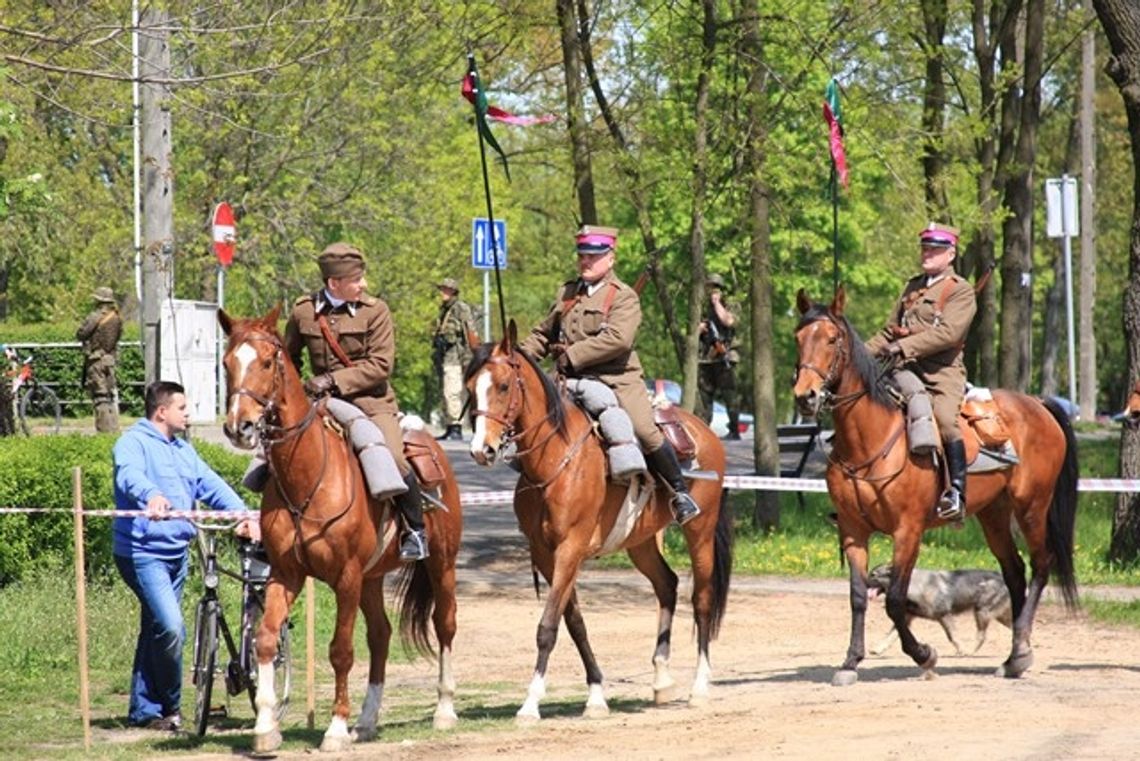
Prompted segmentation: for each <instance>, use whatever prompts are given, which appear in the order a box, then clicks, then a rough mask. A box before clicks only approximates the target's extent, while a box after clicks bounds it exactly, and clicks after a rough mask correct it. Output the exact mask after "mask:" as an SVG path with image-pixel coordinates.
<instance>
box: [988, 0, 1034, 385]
mask: <svg viewBox="0 0 1140 761" xmlns="http://www.w3.org/2000/svg"><path fill="white" fill-rule="evenodd" d="M1044 16H1045V2H1044V0H1029V2H1028V3H1027V4H1026V14H1025V59H1024V61H1025V63H1024V67H1023V70H1024V75H1023V77H1022V80H1021V81H1015V82H1011V83H1010V84H1009V85H1008V86H1009V88H1010V89H1012V90H1019V91H1020V93H1021V95H1020V98H1016V96H1014V97H1015V98H1016V100H1017V101H1018V103H1017V111H1018V114H1017V127H1016V130H1017V140H1016V143H1015V145H1014V147H1013V157H1012V162H1011V163H1009V164H1007V165H1006V166H1007V167H1008V168H1009V172H1008V176H1007V179H1006V181H1005V188H1004V191H1005V206H1006V208H1007V209H1009V216H1008V217H1007V218H1006V220H1005V222H1004V224H1003V225H1002V246H1003V250H1002V260H1001V273H1002V309H1001V361H1000V363H999V370H998V376H999V381H1000V384H1001V385H1002V386H1004V387H1006V388H1010V389H1014V390H1016V391H1022V392H1025V391H1028V390H1029V375H1030V369H1031V361H1032V348H1031V347H1032V344H1031V337H1032V330H1031V326H1032V324H1033V323H1032V318H1033V310H1032V306H1033V299H1032V296H1033V235H1032V230H1033V160H1034V156H1035V154H1036V151H1037V125H1038V122H1039V121H1040V115H1041V69H1042V54H1043V51H1044ZM1011 38H1012V42H1013V43H1014V44H1013V46H1010V45H1009V44H1008V42H1009V41H1010V39H1011ZM1015 47H1016V32H1015V33H1014V34H1012V35H1009V36H1008V37H1007V38H1006V40H1003V43H1002V58H1003V60H1009V57H1008V55H1009V53H1015ZM1007 102H1008V100H1007ZM1002 118H1003V121H1004V120H1005V118H1006V114H1004V113H1003V115H1002Z"/></svg>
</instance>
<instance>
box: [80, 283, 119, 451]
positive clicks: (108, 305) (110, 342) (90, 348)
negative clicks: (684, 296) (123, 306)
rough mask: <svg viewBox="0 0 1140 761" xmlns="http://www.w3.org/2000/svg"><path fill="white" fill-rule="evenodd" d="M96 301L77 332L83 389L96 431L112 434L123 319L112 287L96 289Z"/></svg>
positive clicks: (116, 417) (116, 424) (115, 427)
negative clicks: (93, 413)
mask: <svg viewBox="0 0 1140 761" xmlns="http://www.w3.org/2000/svg"><path fill="white" fill-rule="evenodd" d="M94 299H95V301H96V303H97V305H98V306H96V307H95V309H94V310H93V311H92V312H91V313H90V314H88V315H87V318H86V319H85V320H84V321H83V324H82V325H80V326H79V329H78V330H76V331H75V338H76V339H77V340H79V341H82V342H83V387H84V389H85V390H86V391H87V393H88V394H90V395H91V402H92V404H93V405H94V407H95V430H97V431H100V432H112V431H118V430H119V411H118V397H117V386H116V383H115V365H116V364H117V362H118V347H119V337H120V336H121V335H122V332H123V318H122V317H120V316H119V309H118V307H116V306H115V298H114V296H113V295H112V293H111V289H110V288H107V287H100V288H97V289H96V290H95V293H94Z"/></svg>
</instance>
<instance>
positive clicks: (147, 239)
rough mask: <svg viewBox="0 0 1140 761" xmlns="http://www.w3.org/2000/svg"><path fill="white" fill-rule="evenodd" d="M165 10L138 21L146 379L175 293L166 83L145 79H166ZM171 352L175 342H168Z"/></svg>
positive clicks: (155, 363) (156, 360)
mask: <svg viewBox="0 0 1140 761" xmlns="http://www.w3.org/2000/svg"><path fill="white" fill-rule="evenodd" d="M166 19H167V15H166V13H164V12H163V11H155V10H148V11H146V12H145V14H144V15H143V17H142V20H141V22H140V27H141V31H140V33H139V39H140V51H139V59H140V60H139V74H140V77H141V78H142V80H143V83H142V88H141V90H142V92H141V95H142V118H141V120H140V122H139V125H140V127H141V131H142V165H143V166H142V193H143V252H142V254H143V261H142V298H143V303H142V323H143V335H142V342H143V366H144V368H145V371H146V382H147V383H152V382H154V381H156V380H158V377H159V373H160V372H161V369H162V355H163V353H164V352H165V351H167V350H166V349H165V347H163V346H161V345H160V340H159V337H160V336H161V332H162V331H161V329H160V325H159V322H160V315H161V313H162V304H163V303H164V302H165V301H166V300H168V299H170V298H172V297H173V296H174V168H173V163H174V161H173V159H174V156H173V149H172V147H171V135H170V105H169V100H170V88H169V87H168V86H167V85H161V84H153V83H150V82H148V81H147V80H148V79H159V80H166V79H169V78H170V42H169V32H167V31H166V23H165V22H166ZM169 350H170V351H173V350H174V347H170V349H169Z"/></svg>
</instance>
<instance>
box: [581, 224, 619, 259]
mask: <svg viewBox="0 0 1140 761" xmlns="http://www.w3.org/2000/svg"><path fill="white" fill-rule="evenodd" d="M617 236H618V229H617V228H616V227H599V226H597V225H582V227H581V229H580V230H578V235H577V240H578V254H579V255H581V254H604V253H606V252H607V251H612V250H613V249H615V248H617Z"/></svg>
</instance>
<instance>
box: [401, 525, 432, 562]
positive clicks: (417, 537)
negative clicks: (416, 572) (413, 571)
mask: <svg viewBox="0 0 1140 761" xmlns="http://www.w3.org/2000/svg"><path fill="white" fill-rule="evenodd" d="M427 556H428V545H427V535H426V534H424V532H423V530H422V529H421V530H418V531H409V532H408V533H406V534H404V541H403V542H402V543H401V544H400V560H402V561H403V562H405V563H414V562H415V561H417V560H424V559H425V558H427Z"/></svg>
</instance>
